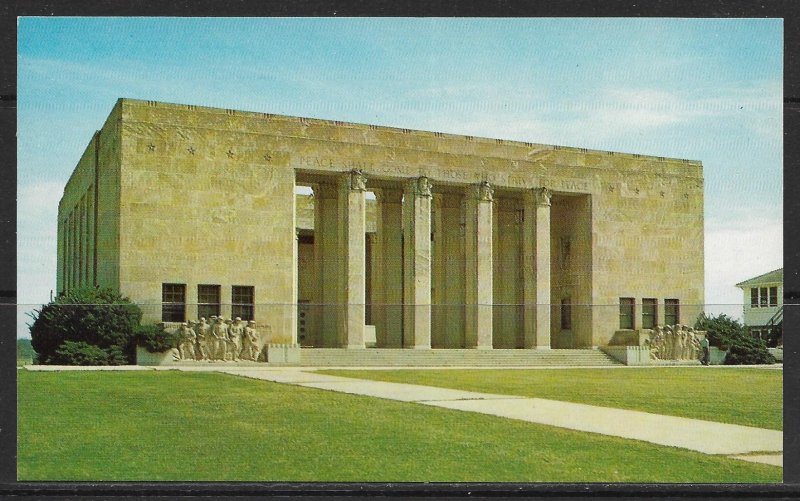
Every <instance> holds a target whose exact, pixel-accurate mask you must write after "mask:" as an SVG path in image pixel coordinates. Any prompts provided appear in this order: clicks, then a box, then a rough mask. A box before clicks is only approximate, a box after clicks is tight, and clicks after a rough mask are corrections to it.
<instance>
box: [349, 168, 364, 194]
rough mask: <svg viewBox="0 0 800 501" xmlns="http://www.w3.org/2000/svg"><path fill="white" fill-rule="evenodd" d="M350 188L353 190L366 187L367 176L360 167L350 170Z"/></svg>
mask: <svg viewBox="0 0 800 501" xmlns="http://www.w3.org/2000/svg"><path fill="white" fill-rule="evenodd" d="M350 189H351V190H353V191H365V190H366V189H367V176H366V175H364V172H363V171H362V170H361V169H355V170H352V171H350Z"/></svg>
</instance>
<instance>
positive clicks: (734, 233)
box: [705, 207, 783, 318]
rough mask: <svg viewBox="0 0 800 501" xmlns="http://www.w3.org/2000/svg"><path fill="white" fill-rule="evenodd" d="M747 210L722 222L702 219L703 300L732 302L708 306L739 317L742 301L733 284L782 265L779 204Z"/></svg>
mask: <svg viewBox="0 0 800 501" xmlns="http://www.w3.org/2000/svg"><path fill="white" fill-rule="evenodd" d="M751 213H752V214H753V215H744V216H741V217H735V216H734V217H733V218H731V219H726V220H724V221H718V220H708V221H706V236H705V263H706V267H705V289H706V298H705V301H706V303H707V304H709V305H736V307H735V308H731V307H728V308H723V307H712V308H709V309H710V310H711V311H715V312H725V313H728V314H731V316H733V317H735V318H741V316H742V307H741V305H742V301H743V293H742V291H741V289H739V288H737V287H736V284H737V283H739V282H742V281H744V280H747V279H749V278H752V277H755V276H758V275H761V274H763V273H766V272H768V271H772V270H774V269H776V268H780V267H781V266H783V221H782V218H781V216H780V207H777V208H773V209H771V210H770V209H763V210H752V211H751ZM770 216H772V217H770ZM731 312H732V313H731Z"/></svg>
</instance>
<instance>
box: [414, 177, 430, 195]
mask: <svg viewBox="0 0 800 501" xmlns="http://www.w3.org/2000/svg"><path fill="white" fill-rule="evenodd" d="M432 188H433V185H431V180H430V179H428V178H427V177H425V176H422V177H419V178H417V195H419V196H421V197H430V196H431V189H432Z"/></svg>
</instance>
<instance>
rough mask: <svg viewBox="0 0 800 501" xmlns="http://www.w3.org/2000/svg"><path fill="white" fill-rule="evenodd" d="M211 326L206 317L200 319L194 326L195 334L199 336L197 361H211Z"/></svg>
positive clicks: (196, 351) (196, 346)
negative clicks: (209, 344) (209, 343)
mask: <svg viewBox="0 0 800 501" xmlns="http://www.w3.org/2000/svg"><path fill="white" fill-rule="evenodd" d="M210 329H211V326H210V325H208V323H207V322H206V318H205V317H200V321H199V322H197V323H196V324H195V326H194V333H195V334H196V335H197V341H196V343H195V357H196V358H197V360H209V359H210V358H211V357H210V356H209V346H208V341H209V339H208V336H209V334H210V332H209V331H210Z"/></svg>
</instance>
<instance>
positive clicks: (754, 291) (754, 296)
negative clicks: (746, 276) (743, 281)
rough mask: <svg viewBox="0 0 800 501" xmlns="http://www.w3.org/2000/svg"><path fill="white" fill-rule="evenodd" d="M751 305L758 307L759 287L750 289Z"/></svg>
mask: <svg viewBox="0 0 800 501" xmlns="http://www.w3.org/2000/svg"><path fill="white" fill-rule="evenodd" d="M750 307H751V308H758V287H753V288H752V289H750Z"/></svg>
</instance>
